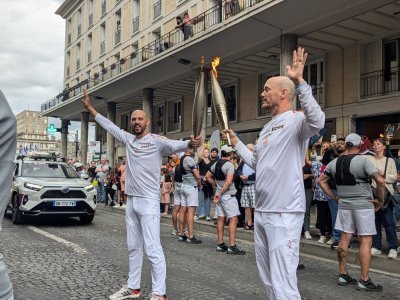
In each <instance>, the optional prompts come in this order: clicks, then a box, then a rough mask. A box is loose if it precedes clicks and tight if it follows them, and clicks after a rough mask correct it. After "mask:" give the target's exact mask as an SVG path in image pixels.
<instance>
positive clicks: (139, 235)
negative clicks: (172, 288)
mask: <svg viewBox="0 0 400 300" xmlns="http://www.w3.org/2000/svg"><path fill="white" fill-rule="evenodd" d="M83 93H84V97H83V99H82V102H83V105H84V106H85V108H86V109H87V110H88V111H89V112H90V114H91V115H92V116H94V117H95V120H96V122H97V123H99V124H100V125H101V126H102V127H103V128H104V129H106V130H107V131H108V132H109V133H110V134H111V135H113V136H114V137H115V138H116V139H117V140H119V141H120V142H121V143H123V144H124V145H125V146H126V171H125V172H126V176H125V183H126V186H125V194H127V195H128V200H127V203H126V210H125V221H126V231H127V243H128V251H129V278H128V284H127V286H124V287H122V289H121V290H119V291H118V292H116V293H115V294H113V295H111V296H110V299H112V300H117V299H134V298H139V297H141V291H140V280H141V272H142V263H143V246H144V250H145V251H146V255H147V257H148V258H149V260H150V262H151V266H152V271H151V275H152V276H151V277H152V296H151V300H156V299H160V300H166V299H167V296H166V283H165V279H166V264H165V257H164V252H163V249H162V247H161V242H160V188H159V186H160V184H159V174H160V168H161V163H162V158H163V156H166V155H171V154H172V153H175V152H180V151H185V150H186V149H187V147H188V145H189V143H192V144H193V146H196V147H197V146H199V145H201V143H202V141H201V138H193V139H192V141H173V140H169V139H167V138H165V137H162V136H159V135H155V134H151V133H149V131H148V128H147V127H148V126H149V124H150V119H148V118H147V116H146V113H145V112H144V111H142V110H135V111H134V112H133V113H132V115H131V125H132V128H133V134H131V133H128V132H126V131H124V130H122V129H120V128H118V126H116V125H115V124H114V123H112V122H111V121H110V120H108V119H107V118H105V117H103V116H102V115H100V114H99V113H97V111H96V110H95V109H94V108H93V106H92V105H91V103H90V100H89V94H88V93H87V92H86V91H84V92H83Z"/></svg>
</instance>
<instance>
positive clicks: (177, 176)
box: [174, 155, 187, 182]
mask: <svg viewBox="0 0 400 300" xmlns="http://www.w3.org/2000/svg"><path fill="white" fill-rule="evenodd" d="M186 156H187V155H183V156H182V157H181V161H180V163H179V165H176V166H175V171H174V181H175V182H183V179H182V176H183V175H186V174H187V172H186V170H185V168H184V167H183V160H184V159H185V157H186Z"/></svg>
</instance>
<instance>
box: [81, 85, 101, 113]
mask: <svg viewBox="0 0 400 300" xmlns="http://www.w3.org/2000/svg"><path fill="white" fill-rule="evenodd" d="M82 102H83V106H84V107H85V108H86V109H87V111H88V112H89V113H90V114H91V115H92V116H93V117H96V115H97V114H98V112H97V111H96V110H95V109H94V107H93V106H92V103H91V102H90V99H89V93H88V92H87V90H83V98H82Z"/></svg>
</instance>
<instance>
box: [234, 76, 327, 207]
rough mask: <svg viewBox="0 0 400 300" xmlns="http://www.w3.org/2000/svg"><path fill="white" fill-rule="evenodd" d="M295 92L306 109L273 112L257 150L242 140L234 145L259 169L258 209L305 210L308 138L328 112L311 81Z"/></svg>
mask: <svg viewBox="0 0 400 300" xmlns="http://www.w3.org/2000/svg"><path fill="white" fill-rule="evenodd" d="M296 92H297V94H298V96H299V100H300V103H301V106H302V109H303V112H294V111H288V112H285V113H282V114H279V115H277V116H274V117H273V118H272V120H271V121H270V122H269V123H267V124H266V125H265V126H264V128H263V129H262V131H261V133H260V137H259V139H258V142H257V145H256V146H255V148H254V152H251V151H250V150H249V149H247V147H246V146H245V145H244V144H243V143H242V142H239V143H238V144H237V145H236V147H235V149H236V150H237V152H238V153H239V155H240V156H241V157H242V158H243V159H244V161H245V163H246V164H248V165H249V166H250V167H251V168H253V169H255V170H256V183H255V187H256V208H255V209H256V210H257V211H263V212H304V211H305V193H304V184H303V172H302V166H303V164H304V158H305V152H306V149H307V143H308V139H309V138H310V137H312V136H313V135H315V134H316V133H318V131H319V130H320V129H321V128H323V127H324V124H325V114H324V112H323V111H322V110H321V108H320V106H319V105H318V103H317V101H315V99H314V97H313V96H312V91H311V87H310V86H309V85H307V84H302V85H300V86H299V87H298V88H297V89H296Z"/></svg>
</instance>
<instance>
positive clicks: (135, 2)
mask: <svg viewBox="0 0 400 300" xmlns="http://www.w3.org/2000/svg"><path fill="white" fill-rule="evenodd" d="M139 16H140V0H132V33H135V32H136V31H139Z"/></svg>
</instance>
